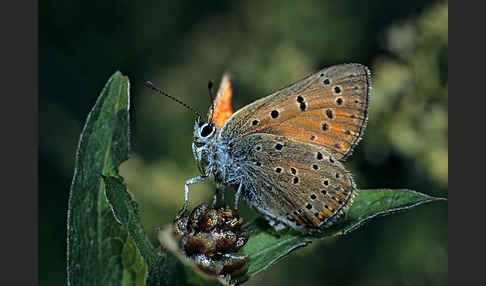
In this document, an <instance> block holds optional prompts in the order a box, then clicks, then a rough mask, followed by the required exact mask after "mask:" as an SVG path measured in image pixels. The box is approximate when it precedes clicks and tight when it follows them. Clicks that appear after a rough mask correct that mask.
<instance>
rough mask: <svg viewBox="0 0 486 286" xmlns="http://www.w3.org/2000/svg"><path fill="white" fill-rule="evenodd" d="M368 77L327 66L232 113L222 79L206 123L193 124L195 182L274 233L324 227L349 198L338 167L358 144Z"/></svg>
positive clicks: (346, 178) (351, 67)
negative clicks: (214, 188)
mask: <svg viewBox="0 0 486 286" xmlns="http://www.w3.org/2000/svg"><path fill="white" fill-rule="evenodd" d="M369 94H370V71H369V69H368V68H367V67H365V66H363V65H361V64H342V65H336V66H331V67H327V68H324V69H321V70H320V71H318V72H316V73H314V74H312V75H310V76H308V77H306V78H304V79H302V80H299V81H297V82H296V83H294V84H291V85H290V86H288V87H285V88H283V89H280V90H278V91H276V92H274V93H272V94H270V95H268V96H266V97H263V98H261V99H259V100H256V101H255V102H253V103H251V104H249V105H247V106H245V107H243V108H241V109H239V110H238V111H236V112H233V109H232V106H231V98H232V88H231V82H230V77H229V75H225V76H223V79H222V81H221V84H220V87H219V89H218V92H217V96H216V98H215V100H214V101H213V104H212V106H211V108H210V110H209V112H208V117H207V120H205V121H203V120H202V119H201V116H198V117H197V119H196V121H195V124H194V140H193V143H192V150H193V154H194V158H195V159H196V161H197V162H198V164H199V166H200V170H201V173H202V175H201V176H198V177H195V178H192V179H189V180H187V181H186V184H185V186H184V188H185V191H184V205H183V208H182V210H181V212H182V211H185V210H186V207H187V203H188V193H189V187H188V186H189V185H190V184H195V183H198V182H200V181H203V180H204V179H206V178H213V179H214V181H215V182H216V183H217V185H218V186H221V187H223V188H226V187H229V186H232V187H234V188H235V189H236V190H237V191H236V194H235V209H237V207H238V202H239V199H240V197H243V198H244V199H246V201H247V202H248V203H249V205H251V206H252V207H253V208H254V209H255V210H256V211H257V212H259V213H260V214H262V215H263V216H264V217H265V218H267V219H268V221H269V222H270V224H271V225H273V226H274V227H275V228H277V229H280V228H281V227H282V226H285V225H287V226H290V227H292V228H294V229H296V230H299V231H311V230H318V229H322V228H325V227H326V226H328V225H330V224H331V223H332V222H333V221H334V220H335V219H337V218H338V217H339V216H340V215H341V214H342V213H343V211H344V210H345V209H346V208H347V207H348V206H349V205H350V203H351V201H352V199H353V197H354V196H355V194H356V192H357V188H356V185H355V183H354V181H353V178H352V176H351V174H350V173H349V172H348V171H347V170H346V169H345V168H344V166H343V165H342V163H341V161H344V160H345V159H346V158H347V157H349V156H350V155H351V153H352V151H353V149H354V148H355V147H356V145H357V144H358V142H359V141H360V139H361V137H362V135H363V132H364V129H365V127H366V123H367V119H368V104H369Z"/></svg>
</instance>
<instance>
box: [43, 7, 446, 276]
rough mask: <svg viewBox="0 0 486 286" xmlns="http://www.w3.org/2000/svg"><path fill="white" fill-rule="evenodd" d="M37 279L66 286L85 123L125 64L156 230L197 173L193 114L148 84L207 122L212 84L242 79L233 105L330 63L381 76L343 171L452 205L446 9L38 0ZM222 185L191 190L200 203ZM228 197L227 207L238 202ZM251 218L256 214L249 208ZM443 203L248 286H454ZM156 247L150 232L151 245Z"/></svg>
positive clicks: (143, 195)
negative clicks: (69, 224) (73, 188)
mask: <svg viewBox="0 0 486 286" xmlns="http://www.w3.org/2000/svg"><path fill="white" fill-rule="evenodd" d="M39 25H40V27H39V64H40V65H39V84H40V94H39V95H40V98H39V106H40V110H39V111H40V115H39V116H40V120H39V130H40V132H39V257H40V261H39V267H40V268H39V272H40V277H39V278H40V285H65V283H66V281H65V248H66V243H65V239H66V228H65V227H66V210H67V197H68V192H69V186H70V183H71V178H72V175H73V167H74V165H73V163H74V153H75V149H76V144H77V141H78V139H79V134H80V132H81V128H82V124H83V123H84V121H85V119H86V115H87V113H88V112H89V110H90V108H91V107H92V106H93V104H94V102H95V100H96V98H97V96H98V93H99V91H100V90H101V88H102V87H103V85H104V83H105V82H106V79H107V78H108V77H109V76H110V75H111V74H112V73H113V72H114V71H115V70H117V69H119V70H121V71H122V72H123V73H124V74H126V75H128V76H129V78H130V81H131V84H132V86H131V96H132V102H131V120H132V156H131V159H130V160H129V161H128V162H127V163H125V164H124V165H122V175H123V176H124V177H125V178H126V180H127V182H128V186H129V189H130V191H131V192H132V193H133V194H134V195H135V197H136V199H137V201H138V202H139V204H140V211H141V215H142V221H143V223H144V226H145V227H146V229H147V231H148V233H149V234H154V233H155V230H154V229H155V227H157V226H161V225H164V224H166V223H168V222H169V221H170V220H171V218H172V217H173V215H174V214H175V212H176V211H177V209H178V208H179V207H180V205H181V203H182V199H183V183H184V181H185V180H186V179H187V178H189V177H193V176H196V175H197V174H198V171H197V168H196V165H195V164H194V161H193V159H192V153H191V147H190V143H191V139H192V126H193V118H192V115H191V114H190V113H189V112H187V110H185V109H183V108H182V107H180V106H177V105H176V104H175V103H173V102H171V101H169V100H167V99H166V98H162V97H160V96H158V95H156V94H154V93H152V92H151V91H150V90H147V89H145V88H143V82H144V81H145V80H151V81H153V82H154V83H156V84H157V85H158V86H160V87H162V88H163V89H165V90H166V91H167V92H169V93H170V94H172V95H174V96H176V97H178V98H180V99H181V100H183V101H185V102H187V103H189V104H191V105H193V106H195V107H196V108H198V109H199V110H201V112H203V113H205V112H206V110H207V109H208V107H209V99H208V95H207V90H206V83H207V81H208V80H209V79H214V80H216V81H218V80H219V79H220V76H221V75H222V73H223V72H224V71H226V70H229V71H230V72H231V73H232V74H233V93H234V107H235V109H238V108H241V107H242V106H244V105H246V104H248V103H250V102H252V101H253V100H255V99H257V98H260V97H262V96H264V95H266V94H269V93H270V92H273V91H275V90H276V89H279V88H281V87H283V86H286V85H288V84H290V83H292V82H294V81H296V80H298V79H300V78H302V77H304V76H306V75H307V74H310V73H312V72H314V71H315V70H317V69H318V68H320V67H323V66H327V65H332V64H338V63H344V62H359V63H363V64H366V65H368V66H369V67H370V68H371V71H372V79H373V81H372V82H373V89H372V93H371V103H370V113H369V118H370V120H369V124H368V127H367V130H366V132H365V136H364V139H363V141H362V142H361V143H360V145H359V146H358V148H357V149H356V150H355V152H354V155H353V156H352V157H351V158H350V159H349V160H348V161H347V162H346V163H345V165H346V166H347V167H348V169H349V170H351V171H352V172H353V174H354V176H355V180H356V182H357V185H358V187H359V188H362V189H365V188H380V187H390V188H410V189H414V190H417V191H420V192H423V193H427V194H431V195H436V196H447V189H448V142H447V140H448V139H447V138H448V121H447V116H448V102H447V101H448V92H447V89H448V5H447V2H445V1H438V2H437V1H418V0H417V1H379V0H373V1H276V0H272V1H205V2H202V1H201V2H199V1H197V2H196V1H170V2H164V1H145V2H137V1H102V2H82V1H62V2H60V1H54V0H46V1H42V2H40V3H39ZM213 187H214V186H213V185H212V184H211V183H204V184H199V185H196V186H193V187H192V188H191V192H190V198H191V206H194V205H196V204H197V203H199V202H201V201H203V200H207V199H209V198H210V197H211V194H212V190H213ZM232 194H233V192H232V191H229V192H228V195H227V196H226V197H227V199H231V195H232ZM241 214H242V215H243V216H244V217H245V218H247V219H250V218H252V217H253V216H255V213H254V212H253V211H252V210H251V209H249V208H248V207H247V206H246V205H245V204H244V203H243V204H242V210H241ZM447 235H448V214H447V205H446V204H433V205H430V206H427V207H426V208H418V209H416V210H415V211H413V212H410V213H407V214H402V215H395V216H393V217H390V218H384V219H380V220H378V221H376V222H375V223H373V224H370V225H367V226H366V227H364V228H362V229H361V230H359V231H357V232H355V233H353V234H351V235H350V236H346V237H343V238H340V239H338V240H326V241H322V242H319V243H313V244H311V245H309V246H307V247H305V248H303V249H301V250H299V251H297V252H296V253H294V254H293V255H292V256H290V257H288V258H286V259H285V260H284V261H283V262H280V263H279V264H277V265H275V266H273V267H272V268H270V269H269V270H268V271H267V272H264V273H263V274H261V275H259V276H256V277H254V278H253V279H252V280H250V281H249V282H248V285H264V284H270V285H275V284H278V285H294V284H310V283H316V284H336V283H339V284H340V285H355V284H360V285H390V284H393V285H444V284H446V283H447V281H448V270H447V268H448V245H447V244H448V238H447ZM152 238H153V237H152Z"/></svg>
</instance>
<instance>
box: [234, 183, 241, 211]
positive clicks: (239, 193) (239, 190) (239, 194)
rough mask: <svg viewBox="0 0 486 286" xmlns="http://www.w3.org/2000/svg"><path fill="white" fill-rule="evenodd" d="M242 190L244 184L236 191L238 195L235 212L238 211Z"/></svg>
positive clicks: (236, 196)
mask: <svg viewBox="0 0 486 286" xmlns="http://www.w3.org/2000/svg"><path fill="white" fill-rule="evenodd" d="M242 189H243V184H242V183H240V186H239V187H238V190H237V191H236V195H235V206H234V209H235V211H237V210H238V204H239V202H240V196H241V190H242Z"/></svg>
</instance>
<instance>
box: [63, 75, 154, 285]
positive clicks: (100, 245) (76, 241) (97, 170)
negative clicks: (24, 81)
mask: <svg viewBox="0 0 486 286" xmlns="http://www.w3.org/2000/svg"><path fill="white" fill-rule="evenodd" d="M128 108H129V81H128V78H127V77H125V76H123V75H122V74H121V73H120V72H116V73H115V74H113V76H111V77H110V79H109V80H108V82H107V83H106V85H105V87H104V88H103V90H102V92H101V94H100V96H99V97H98V100H97V101H96V103H95V105H94V107H93V109H92V110H91V112H90V113H89V115H88V118H87V120H86V124H85V126H84V128H83V131H82V133H81V137H80V139H79V145H78V150H77V154H76V162H75V171H74V176H73V181H72V185H71V191H70V195H69V208H68V223H67V278H68V284H69V285H144V284H145V280H146V277H147V265H146V264H145V262H144V261H143V260H142V258H141V256H140V254H139V251H138V249H137V247H136V246H135V243H134V241H133V239H132V237H131V236H130V235H129V234H128V232H127V231H125V230H124V229H123V228H122V227H121V226H120V225H119V224H118V223H117V221H116V220H115V218H114V216H113V214H112V211H111V210H110V208H109V206H108V204H107V201H106V198H105V184H104V182H103V180H102V177H101V175H105V176H108V175H111V176H116V175H117V174H118V166H119V165H120V163H121V162H122V161H124V160H126V159H127V158H128V152H129V127H128V126H129V114H128Z"/></svg>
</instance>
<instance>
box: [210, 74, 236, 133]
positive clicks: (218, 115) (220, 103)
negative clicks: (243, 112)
mask: <svg viewBox="0 0 486 286" xmlns="http://www.w3.org/2000/svg"><path fill="white" fill-rule="evenodd" d="M230 79H231V78H230V75H229V74H228V73H225V74H224V75H223V78H222V79H221V83H220V84H219V89H218V92H217V93H216V98H215V99H214V102H213V105H212V106H211V109H210V110H209V112H208V121H211V122H213V123H214V124H215V125H216V126H218V127H219V128H221V127H223V125H224V123H225V122H226V121H227V120H228V118H230V117H231V115H232V114H233V107H232V106H231V99H232V96H233V90H232V88H231V80H230Z"/></svg>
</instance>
